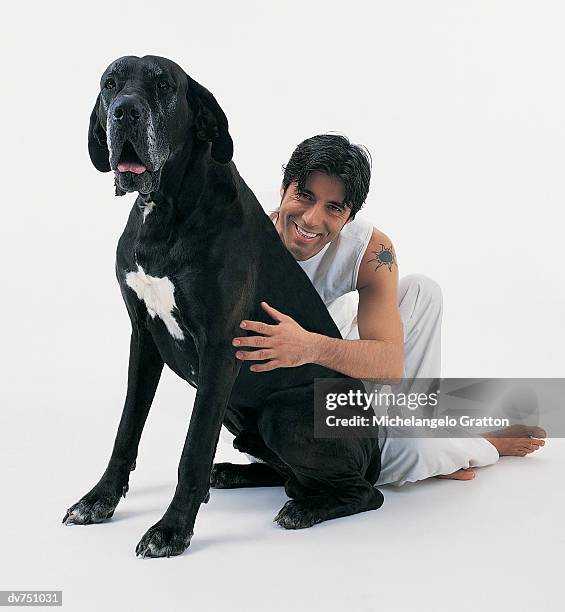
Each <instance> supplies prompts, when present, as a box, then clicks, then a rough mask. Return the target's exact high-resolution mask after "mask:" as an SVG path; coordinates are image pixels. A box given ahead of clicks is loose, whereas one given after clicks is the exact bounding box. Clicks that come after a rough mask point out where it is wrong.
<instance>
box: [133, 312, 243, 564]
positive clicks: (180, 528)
mask: <svg viewBox="0 0 565 612" xmlns="http://www.w3.org/2000/svg"><path fill="white" fill-rule="evenodd" d="M238 320H240V319H238ZM225 335H226V337H228V338H232V337H233V336H234V335H235V332H234V331H233V330H229V334H228V333H226V334H225ZM199 347H200V349H201V351H202V352H201V354H202V357H201V359H200V368H199V379H198V390H197V392H196V399H195V401H194V408H193V409H192V416H191V418H190V426H189V428H188V433H187V435H186V439H185V443H184V447H183V451H182V455H181V459H180V463H179V469H178V483H177V487H176V490H175V494H174V496H173V499H172V501H171V503H170V505H169V507H168V508H167V511H166V512H165V514H164V515H163V517H162V518H161V520H160V521H158V522H157V523H156V524H155V525H153V526H152V527H151V528H150V529H149V530H148V531H147V532H146V533H145V535H144V536H143V537H142V538H141V540H140V542H139V544H138V545H137V547H136V554H137V555H141V556H143V557H170V556H173V555H180V554H181V553H182V552H183V551H184V550H186V548H188V546H189V544H190V540H191V538H192V533H193V528H194V522H195V520H196V514H197V512H198V509H199V508H200V504H202V503H203V502H204V503H206V502H207V501H208V499H209V496H210V472H211V469H212V462H213V460H214V454H215V452H216V446H217V444H218V438H219V435H220V428H221V426H222V421H223V418H224V413H225V411H226V407H227V403H228V400H229V397H230V394H231V390H232V387H233V383H234V381H235V378H236V376H237V373H238V372H239V368H240V367H241V364H240V363H236V361H237V360H236V359H235V357H233V354H232V349H231V345H228V344H223V345H216V346H213V347H210V346H206V345H205V344H204V342H202V341H201V342H199Z"/></svg>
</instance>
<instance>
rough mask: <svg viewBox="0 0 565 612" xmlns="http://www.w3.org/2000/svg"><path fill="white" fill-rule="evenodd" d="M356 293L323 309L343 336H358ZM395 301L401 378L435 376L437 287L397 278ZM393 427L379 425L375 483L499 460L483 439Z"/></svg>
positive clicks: (419, 280) (429, 282)
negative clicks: (415, 433) (408, 433)
mask: <svg viewBox="0 0 565 612" xmlns="http://www.w3.org/2000/svg"><path fill="white" fill-rule="evenodd" d="M357 305H358V299H357V295H356V294H354V293H349V294H346V295H344V296H343V297H341V298H339V299H337V300H336V301H335V302H333V303H332V304H330V306H329V308H328V310H329V312H330V314H331V315H332V317H333V319H334V321H335V322H336V324H337V326H338V327H339V330H340V332H341V335H342V336H343V338H346V339H348V340H357V339H359V331H358V329H357ZM398 305H399V308H400V316H401V318H402V323H403V326H404V377H405V378H409V379H412V378H439V377H440V367H441V315H442V295H441V289H440V287H439V285H438V284H437V283H436V282H435V281H433V280H432V279H430V278H428V277H426V276H423V275H421V274H413V275H410V276H405V277H404V278H402V279H401V280H400V282H399V287H398ZM394 433H395V432H394V429H393V428H390V427H389V428H386V427H381V428H379V446H380V449H381V473H380V476H379V479H378V481H377V483H376V484H377V485H384V484H394V485H397V486H400V485H402V484H404V483H405V482H416V481H418V480H424V479H425V478H429V477H431V476H438V475H440V474H451V473H452V472H455V471H457V470H459V469H461V468H469V467H481V466H485V465H490V464H492V463H495V462H496V461H498V457H499V455H498V452H497V450H496V448H495V447H494V446H493V445H492V444H491V443H490V442H489V441H488V440H485V438H482V437H480V436H476V437H472V438H425V437H418V438H401V437H398V436H397V435H394Z"/></svg>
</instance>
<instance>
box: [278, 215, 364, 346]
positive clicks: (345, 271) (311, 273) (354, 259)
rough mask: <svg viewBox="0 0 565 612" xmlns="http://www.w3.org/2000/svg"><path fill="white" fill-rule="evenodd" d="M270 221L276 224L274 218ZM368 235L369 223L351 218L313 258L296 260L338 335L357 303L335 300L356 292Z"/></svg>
mask: <svg viewBox="0 0 565 612" xmlns="http://www.w3.org/2000/svg"><path fill="white" fill-rule="evenodd" d="M277 215H278V213H277ZM272 221H273V223H274V224H276V217H275V219H272ZM372 233H373V226H372V224H371V223H369V222H368V221H365V220H364V219H362V218H359V217H355V219H353V221H350V222H349V223H347V225H345V227H344V228H343V229H342V230H341V232H340V233H339V234H338V235H337V237H336V238H335V239H334V240H332V241H331V242H329V243H328V244H326V245H325V246H324V248H323V249H322V250H321V251H320V252H319V253H317V254H316V255H314V257H310V259H306V260H305V261H297V263H298V265H299V266H300V267H301V268H302V269H303V270H304V272H306V274H307V275H308V278H309V279H310V282H311V283H312V284H313V285H314V287H315V288H316V291H317V292H318V293H319V294H320V297H321V298H322V300H323V301H324V304H325V305H326V307H327V308H328V310H329V311H330V314H331V315H332V318H333V319H334V321H335V322H336V324H337V326H338V328H339V329H340V331H341V333H342V335H344V332H347V327H348V326H349V325H351V323H352V322H354V321H352V319H353V318H355V315H356V314H357V300H352V299H351V296H348V297H347V298H344V299H341V300H340V299H339V298H341V297H342V296H345V295H346V294H348V293H350V292H352V291H356V290H357V277H358V275H359V266H360V265H361V260H362V259H363V255H364V254H365V251H366V250H367V245H368V244H369V240H370V239H371V236H372ZM356 295H357V294H355V296H356Z"/></svg>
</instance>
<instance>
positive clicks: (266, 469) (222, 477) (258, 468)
mask: <svg viewBox="0 0 565 612" xmlns="http://www.w3.org/2000/svg"><path fill="white" fill-rule="evenodd" d="M286 480H287V479H286V477H284V476H281V474H279V472H277V470H275V468H274V467H272V466H270V465H268V464H267V463H244V464H237V463H215V464H214V467H213V468H212V473H211V475H210V486H211V487H212V488H213V489H240V488H243V487H281V486H282V485H284V483H285V482H286Z"/></svg>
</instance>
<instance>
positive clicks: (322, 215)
mask: <svg viewBox="0 0 565 612" xmlns="http://www.w3.org/2000/svg"><path fill="white" fill-rule="evenodd" d="M280 193H281V198H282V200H281V206H280V210H279V217H278V220H277V224H276V228H277V231H278V232H279V235H280V237H281V240H282V241H283V243H284V245H285V246H286V248H287V249H288V250H289V251H290V252H291V253H292V255H293V256H294V258H295V259H297V260H298V261H304V260H305V259H310V257H313V256H314V255H316V253H319V252H320V251H321V250H322V248H323V247H324V246H325V245H326V244H327V243H328V242H331V241H332V240H333V239H334V238H335V237H336V236H337V235H338V234H339V232H340V231H341V230H342V229H343V226H344V225H345V224H346V223H347V222H348V221H349V220H350V215H351V209H350V208H349V207H347V206H346V205H345V204H344V203H343V199H344V197H345V189H344V186H343V183H342V181H341V179H340V178H338V177H336V176H328V175H327V174H324V173H323V172H312V173H311V174H310V176H309V177H308V179H307V180H306V183H305V185H304V189H303V190H302V191H300V190H299V189H298V183H291V184H290V185H289V186H288V188H287V190H286V193H285V192H284V190H283V188H282V187H281V191H280ZM304 233H306V234H308V235H307V236H305V235H304Z"/></svg>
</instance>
